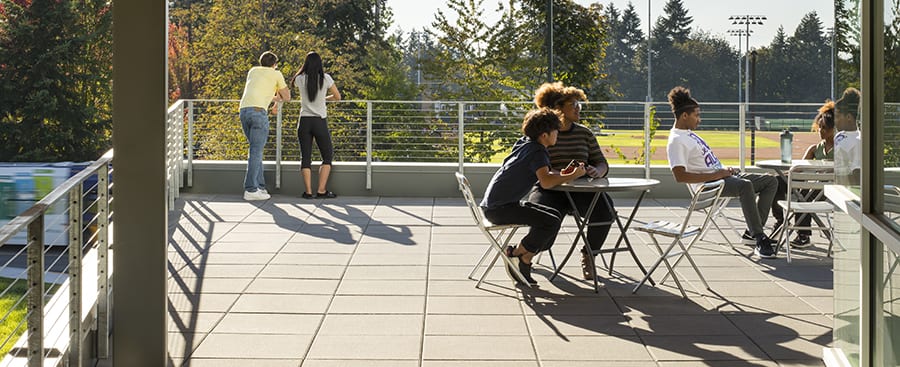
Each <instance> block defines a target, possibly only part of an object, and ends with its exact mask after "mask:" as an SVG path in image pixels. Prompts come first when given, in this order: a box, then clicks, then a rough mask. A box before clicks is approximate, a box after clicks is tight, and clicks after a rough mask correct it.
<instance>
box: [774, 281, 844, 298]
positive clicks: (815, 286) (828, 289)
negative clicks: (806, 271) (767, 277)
mask: <svg viewBox="0 0 900 367" xmlns="http://www.w3.org/2000/svg"><path fill="white" fill-rule="evenodd" d="M775 283H776V284H778V285H779V286H780V287H782V288H784V289H786V290H787V291H788V292H790V293H791V294H793V295H795V296H801V297H802V296H814V297H829V298H831V296H832V295H833V294H834V281H833V280H827V281H826V280H810V281H803V282H792V281H777V282H775Z"/></svg>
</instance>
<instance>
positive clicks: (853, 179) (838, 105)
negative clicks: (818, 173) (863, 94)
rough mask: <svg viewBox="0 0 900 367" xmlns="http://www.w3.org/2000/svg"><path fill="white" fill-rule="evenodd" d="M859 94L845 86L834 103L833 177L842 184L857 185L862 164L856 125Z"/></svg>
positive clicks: (860, 145)
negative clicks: (835, 129)
mask: <svg viewBox="0 0 900 367" xmlns="http://www.w3.org/2000/svg"><path fill="white" fill-rule="evenodd" d="M859 101H860V94H859V90H857V89H856V88H847V89H845V90H844V93H843V94H842V95H841V98H839V99H838V100H837V102H835V103H834V125H835V128H837V130H838V132H837V134H835V135H834V178H835V180H836V181H837V182H838V183H840V184H844V185H859V178H860V176H859V168H860V166H861V165H862V164H861V163H862V140H861V137H860V135H859V128H858V127H857V125H856V121H857V120H856V119H857V115H858V114H859Z"/></svg>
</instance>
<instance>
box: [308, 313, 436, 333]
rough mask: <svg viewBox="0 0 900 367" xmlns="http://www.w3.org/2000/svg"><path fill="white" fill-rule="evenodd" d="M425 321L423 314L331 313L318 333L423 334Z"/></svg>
mask: <svg viewBox="0 0 900 367" xmlns="http://www.w3.org/2000/svg"><path fill="white" fill-rule="evenodd" d="M423 323H424V316H423V315H341V314H329V315H328V316H326V317H325V321H324V322H323V323H322V327H321V329H319V332H318V335H384V336H393V335H407V336H412V335H422V324H423Z"/></svg>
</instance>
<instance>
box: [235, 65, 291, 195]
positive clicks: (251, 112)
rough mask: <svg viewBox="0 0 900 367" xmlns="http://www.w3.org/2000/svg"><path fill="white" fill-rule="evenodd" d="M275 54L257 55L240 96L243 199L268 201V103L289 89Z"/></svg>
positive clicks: (283, 99) (280, 99) (287, 96)
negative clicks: (243, 141)
mask: <svg viewBox="0 0 900 367" xmlns="http://www.w3.org/2000/svg"><path fill="white" fill-rule="evenodd" d="M277 68H278V56H275V54H274V53H272V52H271V51H266V52H263V53H262V55H260V56H259V66H254V67H252V68H250V71H248V72H247V82H246V84H244V94H243V96H242V97H241V105H240V118H241V128H243V130H244V137H246V138H247V142H248V143H250V151H249V152H248V154H247V173H246V175H245V176H244V200H268V199H269V198H270V196H269V193H268V192H267V191H266V180H265V178H264V177H263V164H262V158H263V148H264V147H265V146H266V141H267V140H268V138H269V114H268V112H267V110H268V108H269V104H270V103H272V101H273V100H274V101H275V102H287V101H290V100H291V89H290V88H289V87H288V85H287V83H286V82H285V81H284V75H283V74H282V73H281V71H279V70H278V69H277Z"/></svg>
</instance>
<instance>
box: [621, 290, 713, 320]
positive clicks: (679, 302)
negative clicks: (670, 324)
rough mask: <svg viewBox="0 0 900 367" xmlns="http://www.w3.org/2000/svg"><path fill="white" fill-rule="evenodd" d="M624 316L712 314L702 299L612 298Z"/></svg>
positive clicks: (710, 308) (673, 297)
mask: <svg viewBox="0 0 900 367" xmlns="http://www.w3.org/2000/svg"><path fill="white" fill-rule="evenodd" d="M613 299H614V300H615V301H616V304H618V305H619V307H620V308H621V309H622V311H623V313H625V314H643V315H702V314H709V313H713V312H714V311H713V310H712V307H711V306H710V304H709V302H708V301H707V300H705V299H704V298H702V297H692V298H687V299H684V298H682V297H679V296H670V297H663V296H660V297H641V296H640V292H638V295H637V296H629V297H613Z"/></svg>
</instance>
